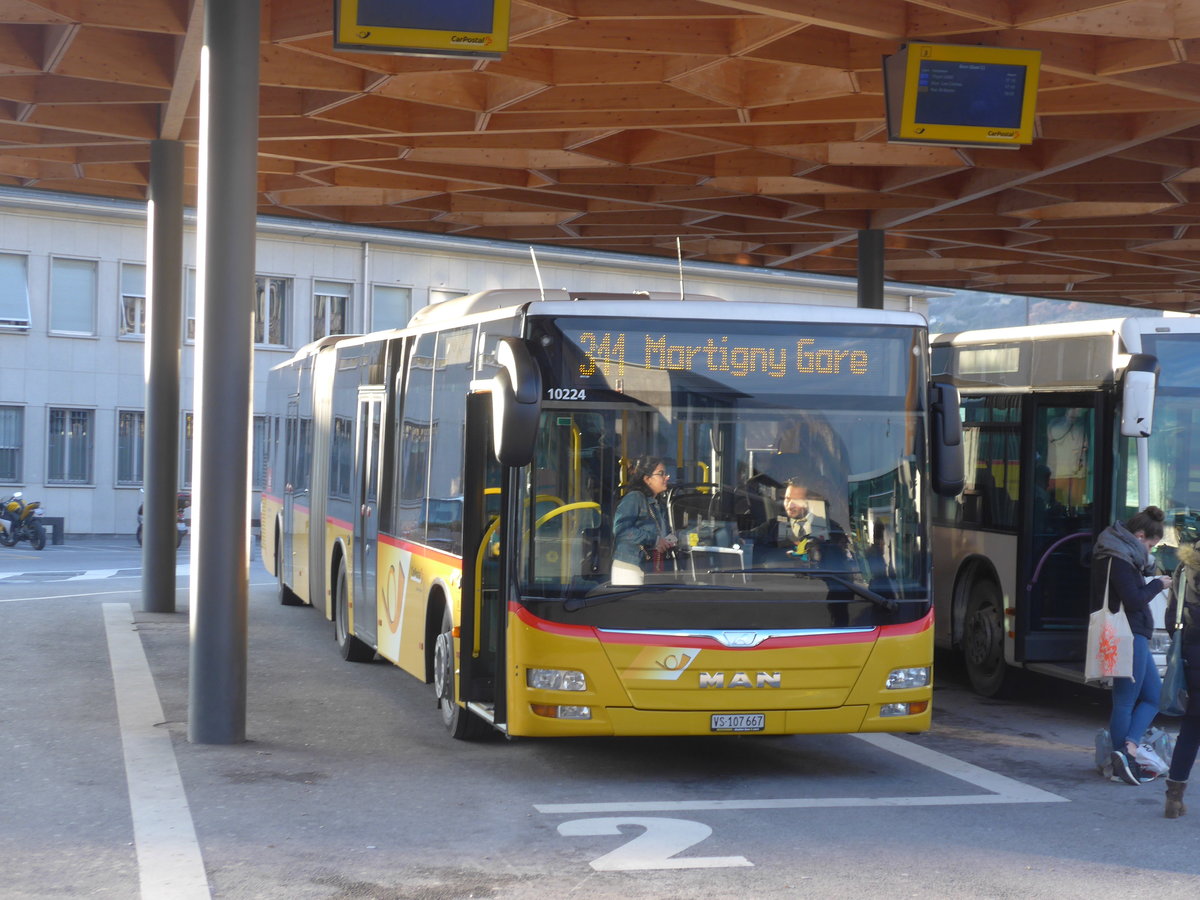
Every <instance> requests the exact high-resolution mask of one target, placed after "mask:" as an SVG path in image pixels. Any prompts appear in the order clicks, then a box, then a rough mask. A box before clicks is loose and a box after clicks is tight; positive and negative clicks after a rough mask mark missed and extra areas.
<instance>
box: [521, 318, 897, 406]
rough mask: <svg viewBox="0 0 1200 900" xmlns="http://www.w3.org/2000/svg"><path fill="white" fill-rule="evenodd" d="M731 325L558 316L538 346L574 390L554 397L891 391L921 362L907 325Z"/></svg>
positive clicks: (560, 380)
mask: <svg viewBox="0 0 1200 900" xmlns="http://www.w3.org/2000/svg"><path fill="white" fill-rule="evenodd" d="M728 324H729V323H718V322H713V323H704V325H706V326H708V327H701V326H700V325H699V323H694V322H677V321H673V320H641V321H631V320H629V319H583V318H578V319H577V318H570V319H566V318H560V319H557V320H554V321H553V322H546V323H545V325H544V327H545V328H546V329H547V331H548V332H550V333H551V334H553V335H554V338H555V339H554V340H552V341H551V342H543V343H544V344H545V345H547V346H549V347H550V348H554V350H555V352H553V353H550V354H549V358H548V359H547V364H548V368H549V369H550V370H551V372H553V373H554V378H553V381H554V382H555V386H556V387H557V388H560V389H567V390H568V392H570V393H572V395H571V396H563V397H562V398H561V399H587V397H586V396H583V395H581V393H580V392H591V393H590V396H592V397H594V398H596V399H599V398H601V397H606V398H611V397H612V395H613V394H614V393H616V394H626V395H630V396H635V397H637V396H641V395H643V394H647V393H656V394H661V393H663V392H671V391H675V390H687V391H690V392H692V393H700V394H708V395H718V394H729V393H736V394H740V395H760V394H762V395H779V394H835V395H841V396H850V395H864V396H868V395H869V396H875V397H897V396H901V395H903V394H904V393H905V392H906V391H907V390H909V389H910V378H911V377H912V375H913V371H912V367H913V366H914V365H917V364H918V363H919V361H920V355H919V352H914V351H915V350H916V348H918V347H919V343H918V341H917V335H916V332H915V329H912V328H910V327H907V326H898V327H887V326H861V327H855V328H853V329H851V328H847V327H846V326H844V325H831V324H820V325H816V324H808V325H804V324H798V323H782V324H780V323H771V324H761V325H760V324H753V323H739V324H738V326H737V327H735V328H729V327H722V326H723V325H728ZM551 399H555V398H554V397H552V398H551Z"/></svg>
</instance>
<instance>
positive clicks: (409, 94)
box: [0, 0, 1200, 311]
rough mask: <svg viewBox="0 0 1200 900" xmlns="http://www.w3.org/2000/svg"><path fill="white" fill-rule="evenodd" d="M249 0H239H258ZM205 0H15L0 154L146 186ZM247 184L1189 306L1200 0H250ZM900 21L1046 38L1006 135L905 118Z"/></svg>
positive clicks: (691, 247)
mask: <svg viewBox="0 0 1200 900" xmlns="http://www.w3.org/2000/svg"><path fill="white" fill-rule="evenodd" d="M247 2H251V0H247ZM202 18H203V16H202V10H201V8H200V3H195V4H193V3H192V2H191V0H0V22H2V23H4V24H3V25H2V26H0V183H3V184H10V185H18V186H26V187H33V188H40V189H46V190H57V191H72V192H82V193H88V194H99V195H105V196H116V197H131V198H143V197H144V196H145V190H146V182H147V177H148V171H147V170H148V161H149V144H148V142H149V141H150V140H151V139H154V138H159V137H164V138H170V139H181V140H183V141H186V142H188V143H189V145H191V146H190V150H191V151H192V152H191V154H190V156H189V160H190V161H191V163H190V165H189V168H188V172H187V178H188V180H189V189H188V190H189V193H188V200H187V202H189V203H194V202H195V187H194V185H195V174H196V173H195V165H194V162H195V153H194V149H195V142H196V139H197V101H198V91H197V90H196V89H195V87H196V78H197V73H198V69H199V65H198V59H199V46H200V43H201V39H202ZM262 22H263V25H262V55H261V99H260V104H261V105H260V110H261V117H260V121H259V129H260V134H259V147H258V159H259V173H260V175H259V185H260V190H261V195H260V202H259V209H260V211H261V212H263V213H272V214H276V215H289V216H297V217H305V218H314V219H324V220H330V221H336V222H350V223H362V224H371V225H378V226H385V227H396V228H402V229H409V230H419V231H426V232H440V233H448V234H460V235H466V236H474V237H481V238H492V239H500V240H509V241H521V242H528V243H535V244H557V245H564V246H577V247H584V248H589V249H603V250H613V251H624V252H634V253H651V254H666V255H674V253H675V240H676V237H677V236H678V237H679V238H680V239H681V240H682V246H683V252H684V254H685V257H690V258H695V259H704V260H714V261H725V262H738V263H745V264H752V265H760V266H769V267H778V268H781V269H794V270H803V271H807V272H816V273H828V274H839V275H854V274H855V269H856V262H855V261H856V253H857V234H858V232H859V231H860V230H862V229H868V228H870V229H882V230H884V231H885V232H886V248H887V249H886V276H887V278H888V279H890V280H895V281H902V282H913V283H920V284H927V285H933V286H938V287H963V288H972V289H976V290H988V291H999V292H1007V293H1018V294H1030V295H1036V296H1043V297H1060V298H1069V299H1078V300H1092V301H1098V302H1105V303H1118V304H1124V305H1137V306H1147V307H1157V308H1163V309H1173V310H1183V311H1192V310H1196V311H1200V224H1197V223H1196V219H1197V217H1198V216H1200V0H513V9H512V28H511V37H512V47H511V49H510V51H509V52H508V53H507V54H505V56H504V57H503V59H501V60H494V61H479V60H457V59H456V60H448V59H435V58H428V57H415V56H388V55H379V54H365V53H346V52H335V51H334V50H333V47H332V38H331V27H332V10H331V0H263V17H262ZM909 40H918V41H934V42H940V43H956V44H985V45H995V46H1002V47H1014V48H1029V49H1038V50H1041V51H1042V54H1043V56H1042V60H1043V63H1042V77H1041V86H1040V90H1039V96H1038V121H1037V130H1038V135H1037V138H1036V140H1035V141H1034V143H1033V144H1032V145H1030V146H1027V147H1024V148H1022V149H1019V150H1008V149H990V148H986V149H962V148H948V147H923V146H915V145H910V144H889V143H888V142H887V139H886V131H885V127H884V102H883V82H882V76H881V69H880V65H881V58H882V57H883V56H885V55H888V54H892V53H894V52H896V50H897V49H899V47H900V45H901V44H902V43H903V42H905V41H909Z"/></svg>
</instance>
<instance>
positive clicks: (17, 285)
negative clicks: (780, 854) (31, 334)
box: [0, 253, 29, 328]
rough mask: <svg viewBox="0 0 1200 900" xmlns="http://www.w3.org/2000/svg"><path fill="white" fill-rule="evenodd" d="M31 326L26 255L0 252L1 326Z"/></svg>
mask: <svg viewBox="0 0 1200 900" xmlns="http://www.w3.org/2000/svg"><path fill="white" fill-rule="evenodd" d="M28 327H29V276H28V269H27V267H26V263H25V257H24V256H18V255H16V254H15V253H0V328H28Z"/></svg>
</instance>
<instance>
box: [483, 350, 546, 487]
mask: <svg viewBox="0 0 1200 900" xmlns="http://www.w3.org/2000/svg"><path fill="white" fill-rule="evenodd" d="M496 362H497V363H498V364H499V366H500V371H499V372H497V373H496V374H495V375H494V376H493V377H492V443H493V444H494V446H495V448H496V459H497V460H498V461H499V463H500V464H501V465H502V466H512V467H514V468H517V467H520V466H527V465H529V463H530V462H531V461H532V460H533V448H534V445H535V444H536V442H537V426H538V419H539V418H540V417H541V415H542V373H541V372H540V371H538V367H537V363H535V362H534V361H533V357H532V356H530V355H529V348H528V347H526V346H525V342H524V341H522V340H521V339H520V338H515V337H504V338H501V339H500V341H499V342H498V343H497V345H496Z"/></svg>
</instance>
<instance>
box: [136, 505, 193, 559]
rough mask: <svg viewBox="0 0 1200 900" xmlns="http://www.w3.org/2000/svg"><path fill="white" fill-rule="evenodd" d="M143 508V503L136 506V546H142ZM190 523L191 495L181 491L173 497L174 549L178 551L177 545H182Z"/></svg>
mask: <svg viewBox="0 0 1200 900" xmlns="http://www.w3.org/2000/svg"><path fill="white" fill-rule="evenodd" d="M144 507H145V504H144V503H139V504H138V511H137V519H138V524H137V542H138V546H139V547H140V546H142V510H143V508H144ZM191 522H192V495H191V494H189V493H187V492H185V491H181V492H180V493H178V494H176V495H175V548H176V549H179V545H180V544H182V543H183V539H184V538H185V537H187V534H188V530H189V528H190V527H191Z"/></svg>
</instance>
